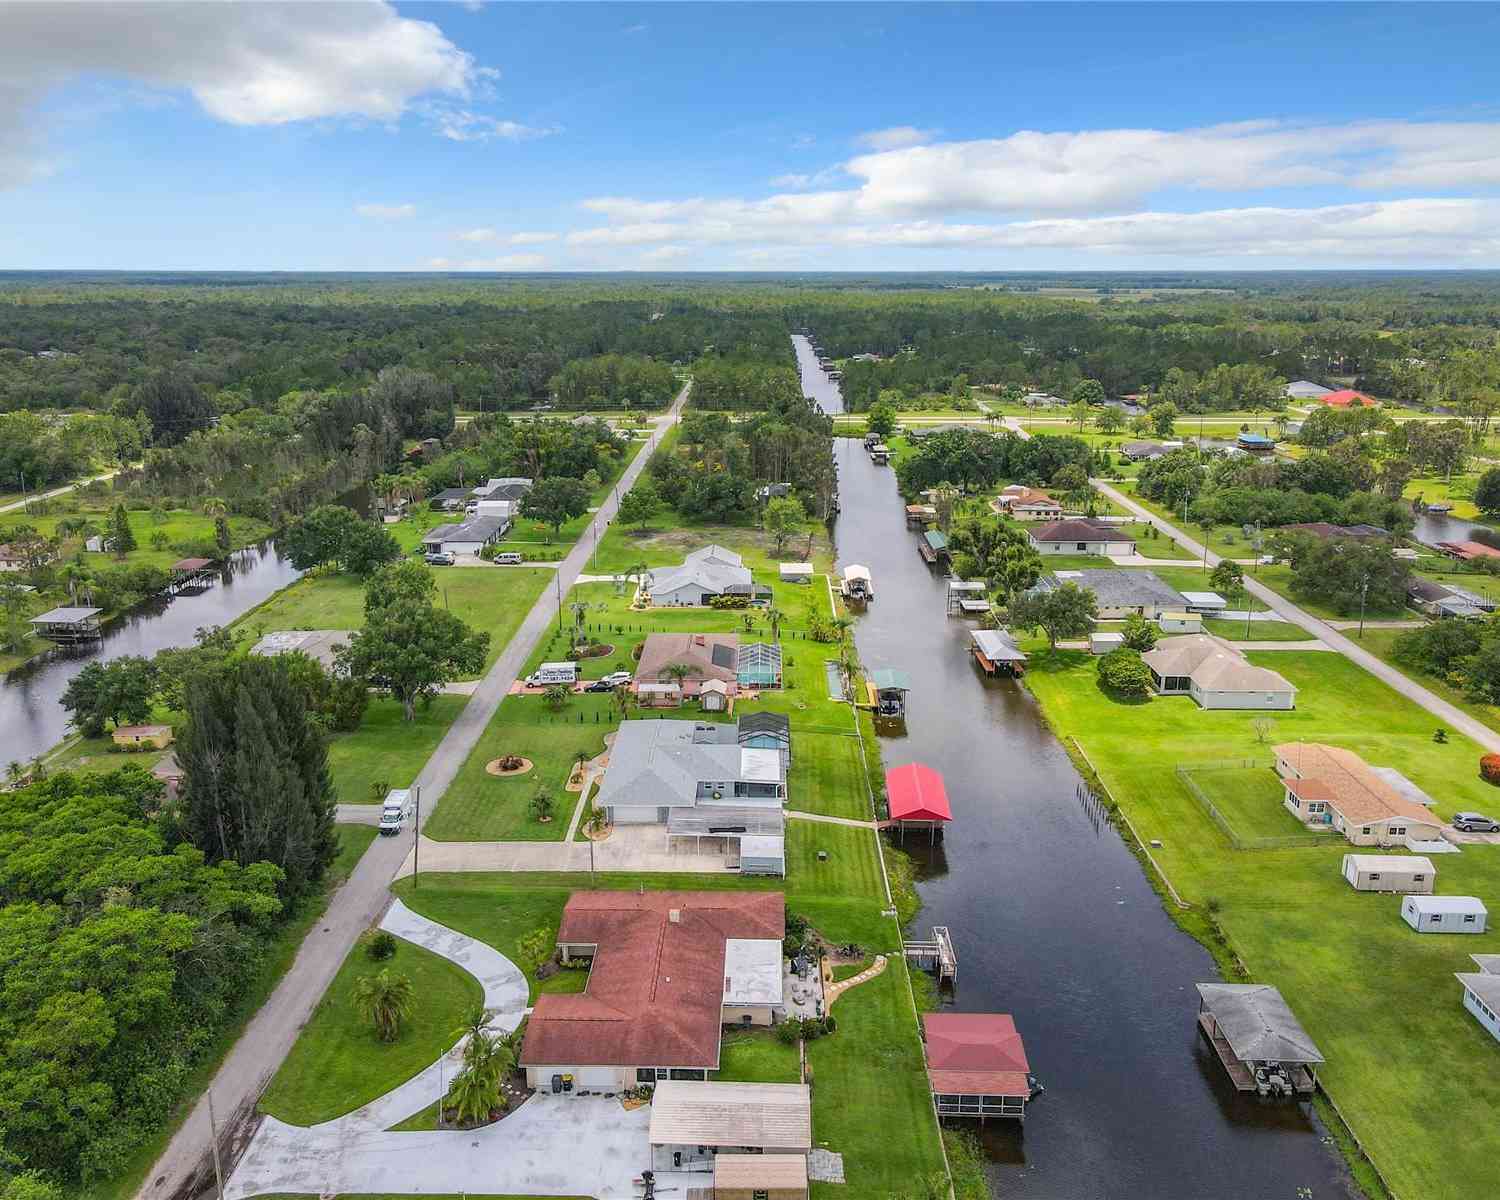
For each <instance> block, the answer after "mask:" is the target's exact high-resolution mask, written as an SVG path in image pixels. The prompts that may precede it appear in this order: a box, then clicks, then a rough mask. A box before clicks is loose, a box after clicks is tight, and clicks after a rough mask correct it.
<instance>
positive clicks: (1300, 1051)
mask: <svg viewBox="0 0 1500 1200" xmlns="http://www.w3.org/2000/svg"><path fill="white" fill-rule="evenodd" d="M1198 997H1199V1002H1198V1028H1199V1029H1201V1030H1202V1031H1203V1036H1204V1037H1206V1038H1208V1040H1209V1044H1210V1045H1212V1046H1213V1048H1214V1051H1215V1053H1217V1054H1218V1056H1219V1062H1220V1063H1222V1064H1223V1067H1224V1070H1225V1071H1226V1072H1227V1073H1228V1075H1229V1078H1230V1080H1231V1081H1232V1082H1233V1084H1234V1086H1235V1088H1236V1089H1237V1090H1239V1091H1241V1092H1257V1093H1259V1094H1260V1095H1262V1096H1289V1095H1298V1096H1306V1095H1311V1094H1312V1092H1313V1091H1315V1090H1316V1088H1317V1085H1318V1081H1317V1077H1316V1076H1315V1075H1314V1074H1313V1068H1314V1067H1315V1066H1316V1065H1317V1064H1318V1063H1321V1062H1322V1061H1323V1055H1322V1053H1321V1052H1320V1051H1319V1050H1318V1047H1317V1045H1316V1044H1315V1043H1314V1042H1313V1040H1312V1038H1311V1037H1309V1036H1308V1034H1307V1030H1305V1029H1303V1028H1302V1024H1301V1022H1300V1021H1298V1020H1297V1018H1296V1017H1295V1016H1294V1015H1293V1014H1292V1010H1291V1009H1290V1008H1289V1007H1288V1006H1287V1002H1286V1001H1285V1000H1283V999H1282V998H1281V993H1280V992H1278V991H1277V990H1276V989H1275V988H1273V987H1272V986H1271V985H1270V984H1266V983H1200V984H1198Z"/></svg>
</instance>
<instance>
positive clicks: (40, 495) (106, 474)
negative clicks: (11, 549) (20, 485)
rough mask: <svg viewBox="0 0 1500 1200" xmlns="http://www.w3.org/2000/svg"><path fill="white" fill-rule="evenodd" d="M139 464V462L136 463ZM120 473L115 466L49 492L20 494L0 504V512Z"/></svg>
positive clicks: (61, 493)
mask: <svg viewBox="0 0 1500 1200" xmlns="http://www.w3.org/2000/svg"><path fill="white" fill-rule="evenodd" d="M137 465H139V464H137ZM119 473H120V469H119V468H118V467H116V468H115V469H114V470H113V471H106V472H104V474H103V475H92V476H90V477H89V478H88V479H80V480H78V481H77V482H76V483H65V484H63V486H62V487H56V488H53V489H52V490H51V491H50V492H38V493H36V494H35V495H32V496H22V497H21V498H20V499H19V500H12V501H11V502H10V503H9V504H0V513H8V512H14V511H15V510H16V509H18V508H25V507H26V506H27V505H28V504H31V503H32V502H33V501H36V500H50V499H52V497H53V496H62V495H65V494H66V493H68V492H71V491H72V490H73V489H74V488H79V487H85V486H87V485H88V484H91V483H98V482H99V481H100V480H101V479H113V478H114V477H115V476H116V475H118V474H119Z"/></svg>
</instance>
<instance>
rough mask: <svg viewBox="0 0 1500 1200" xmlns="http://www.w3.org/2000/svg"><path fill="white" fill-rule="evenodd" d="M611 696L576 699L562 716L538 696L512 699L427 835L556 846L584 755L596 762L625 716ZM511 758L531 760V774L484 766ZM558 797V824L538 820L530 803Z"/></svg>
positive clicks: (450, 790) (453, 785) (446, 794)
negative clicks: (541, 796)
mask: <svg viewBox="0 0 1500 1200" xmlns="http://www.w3.org/2000/svg"><path fill="white" fill-rule="evenodd" d="M614 704H615V702H614V697H613V696H611V695H609V694H607V693H601V694H594V695H588V694H583V695H575V696H573V697H572V698H571V699H570V700H569V702H568V704H567V705H566V706H565V707H564V708H562V709H561V710H560V711H558V712H554V711H553V710H552V709H551V708H549V707H548V706H547V704H546V702H545V701H543V700H542V699H541V697H539V696H507V697H506V698H505V699H504V700H503V701H502V702H501V704H500V707H499V709H497V710H496V712H495V715H494V717H493V718H492V719H491V721H490V723H489V725H488V727H487V728H486V729H485V731H484V732H483V733H482V734H481V735H480V737H479V740H478V742H477V743H475V746H474V749H473V750H472V751H471V752H470V754H469V757H468V758H467V759H466V760H465V761H464V765H463V766H462V767H460V768H459V771H458V774H457V775H456V776H455V777H454V780H453V782H452V783H451V784H449V785H448V790H447V791H446V792H444V793H443V798H442V800H441V801H440V802H439V803H438V806H437V808H436V810H435V811H434V812H433V814H432V818H431V820H429V821H428V822H427V824H426V825H425V826H424V827H423V832H424V833H425V834H426V836H428V837H430V838H435V839H436V840H438V841H453V842H468V841H523V842H553V841H558V840H560V839H561V838H563V837H564V836H565V835H566V834H567V832H568V821H569V819H570V818H571V817H572V815H573V807H574V806H575V805H576V804H577V803H578V794H577V793H576V792H567V791H564V790H563V785H564V784H565V783H567V780H568V775H569V773H570V772H571V771H572V769H573V764H574V762H575V761H576V760H577V755H578V753H579V752H580V751H587V753H588V755H589V757H591V758H592V757H593V756H594V755H597V754H599V753H600V752H601V751H603V749H604V735H605V734H606V733H608V732H610V731H611V730H612V729H614V728H615V726H616V724H617V723H618V721H619V712H618V710H617V709H616V708H615V707H614ZM506 754H519V755H521V756H522V757H524V758H529V759H530V760H531V762H532V764H533V765H532V769H531V770H530V771H528V772H527V773H526V774H524V775H516V776H512V777H510V778H508V779H500V778H498V777H496V776H494V775H491V774H490V773H489V772H488V771H487V770H486V769H485V768H486V766H487V765H488V764H489V763H490V762H491V761H492V760H494V759H497V758H500V757H502V756H504V755H506ZM543 787H545V788H546V789H547V790H548V791H549V792H551V794H552V799H553V801H554V809H553V814H552V820H551V821H548V822H546V823H545V824H543V823H541V822H539V821H537V820H535V819H534V818H533V817H532V815H531V812H530V809H529V806H530V804H531V800H532V797H534V796H535V795H536V793H537V791H538V789H540V788H543Z"/></svg>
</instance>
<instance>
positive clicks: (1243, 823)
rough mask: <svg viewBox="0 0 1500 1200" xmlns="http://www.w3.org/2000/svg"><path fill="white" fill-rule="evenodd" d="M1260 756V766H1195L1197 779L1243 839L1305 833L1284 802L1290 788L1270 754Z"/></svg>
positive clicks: (1304, 829) (1248, 760)
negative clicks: (1287, 786)
mask: <svg viewBox="0 0 1500 1200" xmlns="http://www.w3.org/2000/svg"><path fill="white" fill-rule="evenodd" d="M1257 757H1258V758H1259V760H1260V765H1259V766H1249V765H1243V766H1235V767H1200V768H1194V769H1193V771H1192V776H1193V782H1194V783H1196V784H1197V785H1198V787H1199V788H1200V789H1202V791H1203V794H1204V795H1205V796H1207V797H1208V799H1209V800H1210V801H1211V802H1212V803H1213V805H1214V807H1215V808H1217V809H1218V810H1219V812H1220V813H1221V814H1223V817H1224V819H1225V820H1226V821H1228V822H1229V825H1230V827H1231V828H1232V829H1233V830H1234V831H1235V833H1236V834H1238V835H1239V836H1240V837H1242V838H1274V837H1296V836H1298V835H1305V834H1306V833H1307V828H1306V826H1304V825H1303V824H1302V822H1301V821H1299V820H1297V818H1296V817H1294V816H1292V814H1291V813H1289V812H1288V811H1287V810H1286V806H1285V804H1283V802H1282V801H1283V798H1284V796H1285V794H1286V789H1285V787H1284V786H1283V785H1282V783H1281V779H1280V777H1279V776H1278V775H1277V774H1276V771H1275V769H1274V768H1273V767H1272V766H1271V765H1270V762H1269V758H1270V756H1269V755H1262V756H1257ZM1244 761H1245V762H1246V763H1247V764H1248V763H1249V762H1250V761H1251V760H1250V759H1246V760H1244ZM1330 832H1331V831H1330Z"/></svg>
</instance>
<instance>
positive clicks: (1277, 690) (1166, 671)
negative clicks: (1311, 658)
mask: <svg viewBox="0 0 1500 1200" xmlns="http://www.w3.org/2000/svg"><path fill="white" fill-rule="evenodd" d="M1141 661H1142V662H1144V663H1145V664H1146V666H1147V667H1149V668H1150V670H1151V682H1152V685H1153V686H1154V687H1155V688H1156V690H1157V692H1158V693H1160V694H1161V695H1163V696H1191V697H1192V698H1193V699H1194V700H1195V701H1196V702H1197V704H1198V706H1199V707H1200V708H1206V709H1290V708H1294V707H1296V703H1297V689H1296V688H1295V687H1293V686H1292V684H1291V683H1290V682H1289V681H1288V680H1287V679H1286V678H1285V677H1284V676H1282V675H1280V674H1278V673H1277V672H1275V671H1272V670H1270V669H1269V668H1266V667H1257V666H1255V665H1254V664H1253V663H1251V662H1249V661H1247V660H1246V658H1245V656H1244V655H1243V654H1241V653H1240V652H1239V651H1238V650H1236V649H1234V648H1233V647H1232V646H1231V645H1230V644H1229V643H1227V642H1224V641H1222V640H1220V639H1219V638H1216V637H1212V636H1210V635H1209V634H1206V633H1193V634H1186V635H1184V636H1182V637H1169V638H1163V639H1162V640H1161V641H1160V642H1158V643H1157V645H1156V648H1155V649H1153V650H1149V651H1147V652H1146V653H1145V654H1143V655H1141Z"/></svg>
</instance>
